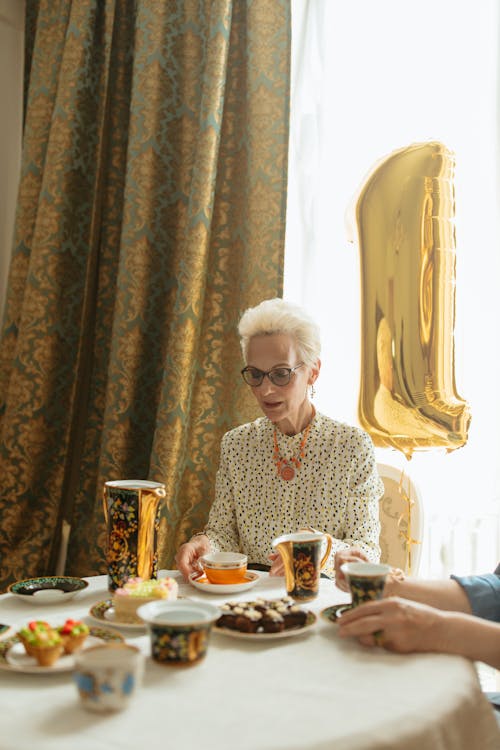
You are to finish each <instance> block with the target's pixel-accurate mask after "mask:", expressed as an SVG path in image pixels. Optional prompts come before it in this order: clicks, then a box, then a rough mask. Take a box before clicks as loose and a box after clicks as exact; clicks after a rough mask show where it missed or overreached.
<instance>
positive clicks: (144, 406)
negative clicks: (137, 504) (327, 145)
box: [0, 0, 290, 587]
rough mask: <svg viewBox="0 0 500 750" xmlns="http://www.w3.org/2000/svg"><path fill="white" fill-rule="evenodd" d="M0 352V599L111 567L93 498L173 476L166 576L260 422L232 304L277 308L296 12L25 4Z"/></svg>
mask: <svg viewBox="0 0 500 750" xmlns="http://www.w3.org/2000/svg"><path fill="white" fill-rule="evenodd" d="M26 30H27V31H26V82H27V83H26V90H25V103H26V108H25V122H24V140H23V162H22V174H21V182H20V193H19V198H18V210H17V217H16V228H15V241H14V249H13V257H12V263H11V269H10V274H9V288H8V296H7V306H6V316H5V321H4V326H3V333H2V342H1V348H0V518H1V523H0V568H1V570H0V587H1V586H5V585H7V584H8V583H9V582H10V581H12V580H15V579H19V578H22V577H26V576H30V575H42V574H48V573H52V572H54V568H55V563H56V560H57V558H58V554H59V550H60V543H61V530H62V528H63V525H64V527H65V528H70V535H69V545H68V556H67V562H66V572H67V573H71V574H74V575H91V574H95V573H100V572H104V570H105V565H104V556H105V550H104V547H105V529H104V517H103V512H102V500H101V495H102V486H103V483H104V481H106V480H111V479H124V478H134V479H146V478H149V479H152V480H156V481H162V482H165V484H166V487H167V498H166V502H165V506H164V510H163V517H162V526H161V550H160V553H161V554H160V565H163V566H170V565H172V562H173V555H174V554H175V550H176V549H177V546H178V545H179V544H180V543H181V542H182V541H184V540H185V539H186V538H187V537H188V536H189V535H190V534H191V532H192V531H193V530H194V529H197V528H200V527H202V526H203V524H204V522H205V520H206V517H207V513H208V509H209V507H210V504H211V502H212V499H213V495H212V492H213V484H214V477H215V471H216V467H217V461H218V451H219V441H220V438H221V436H222V434H223V432H225V431H226V430H227V429H229V428H231V427H233V426H234V425H236V424H238V423H240V422H242V421H246V420H247V419H249V418H253V417H254V416H255V414H256V412H255V409H254V406H253V404H252V403H251V401H250V397H249V395H248V394H247V393H246V390H245V387H244V385H243V384H242V383H240V378H239V369H240V368H241V366H242V365H241V354H240V351H239V343H238V340H237V333H236V324H237V320H238V318H239V315H240V314H241V312H242V311H243V310H244V309H245V308H246V307H248V306H249V305H253V304H256V303H257V302H259V301H260V300H261V299H264V298H266V297H271V296H276V295H280V294H281V291H282V276H283V245H284V224H285V205H286V180H287V144H288V108H289V77H290V76H289V68H290V9H289V2H287V0H245V1H242V0H234V1H231V0H74V1H73V2H72V1H71V0H35V1H32V0H28V3H27V22H26Z"/></svg>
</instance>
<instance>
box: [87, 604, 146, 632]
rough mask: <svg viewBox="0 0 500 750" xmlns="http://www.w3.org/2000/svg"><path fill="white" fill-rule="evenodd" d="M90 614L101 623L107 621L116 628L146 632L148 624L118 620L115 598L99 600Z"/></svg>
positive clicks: (107, 623)
mask: <svg viewBox="0 0 500 750" xmlns="http://www.w3.org/2000/svg"><path fill="white" fill-rule="evenodd" d="M89 616H90V617H92V618H93V619H94V620H97V621H98V622H100V623H103V622H105V623H106V625H112V626H114V627H115V628H123V630H136V631H137V630H142V631H144V632H146V624H145V623H142V624H139V623H134V622H122V621H121V620H117V619H116V617H115V609H114V607H113V600H112V599H106V600H105V601H102V602H97V604H94V605H93V606H92V607H91V608H90V610H89Z"/></svg>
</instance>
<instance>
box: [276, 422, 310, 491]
mask: <svg viewBox="0 0 500 750" xmlns="http://www.w3.org/2000/svg"><path fill="white" fill-rule="evenodd" d="M315 413H316V412H315V410H314V408H313V415H312V418H311V421H310V422H309V424H308V425H307V427H306V428H305V430H304V434H303V435H302V440H301V441H300V445H299V450H298V455H296V456H291V458H283V456H282V455H281V454H280V449H279V447H278V436H277V432H276V425H274V432H273V437H274V455H273V461H274V463H275V464H276V469H277V470H278V476H279V477H281V478H282V479H284V480H285V482H289V481H290V480H291V479H293V478H294V477H295V471H296V469H300V466H301V460H300V459H301V458H304V448H305V447H306V443H307V438H308V437H309V431H310V429H311V423H312V420H313V419H314V415H315ZM292 464H293V465H294V466H295V468H294V466H292Z"/></svg>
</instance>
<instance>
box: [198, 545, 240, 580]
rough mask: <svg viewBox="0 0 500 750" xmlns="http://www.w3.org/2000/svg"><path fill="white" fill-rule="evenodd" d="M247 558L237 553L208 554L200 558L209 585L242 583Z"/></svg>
mask: <svg viewBox="0 0 500 750" xmlns="http://www.w3.org/2000/svg"><path fill="white" fill-rule="evenodd" d="M247 562H248V558H247V556H246V555H242V554H240V553H239V552H210V553H209V554H207V555H203V556H202V557H200V565H201V566H202V568H203V570H204V572H205V575H206V577H207V578H208V580H209V581H210V583H220V584H228V583H244V581H245V576H246V573H247Z"/></svg>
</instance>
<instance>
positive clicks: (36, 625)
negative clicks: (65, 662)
mask: <svg viewBox="0 0 500 750" xmlns="http://www.w3.org/2000/svg"><path fill="white" fill-rule="evenodd" d="M17 635H18V637H19V640H20V641H21V643H23V644H24V648H25V649H26V653H27V654H29V656H33V657H34V658H35V659H36V660H37V662H38V663H39V664H40V666H41V667H51V666H52V665H53V664H54V663H55V662H56V661H57V660H58V659H59V657H60V656H61V654H62V653H63V651H64V647H63V642H62V638H61V636H60V635H59V633H58V632H57V630H54V628H52V627H51V626H50V625H49V624H48V623H46V622H44V621H42V620H32V621H31V622H30V623H28V626H27V627H25V628H21V630H20V631H19V632H18V634H17Z"/></svg>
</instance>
